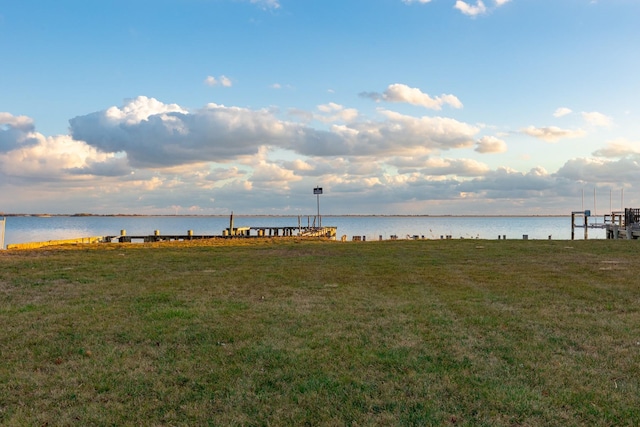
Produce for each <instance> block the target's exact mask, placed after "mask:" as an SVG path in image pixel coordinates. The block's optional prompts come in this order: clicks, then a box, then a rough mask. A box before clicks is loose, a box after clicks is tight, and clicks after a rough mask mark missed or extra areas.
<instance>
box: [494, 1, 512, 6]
mask: <svg viewBox="0 0 640 427" xmlns="http://www.w3.org/2000/svg"><path fill="white" fill-rule="evenodd" d="M510 1H511V0H495V3H496V7H500V6H504V5H505V4H507V3H509V2H510Z"/></svg>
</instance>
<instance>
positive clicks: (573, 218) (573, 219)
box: [571, 212, 576, 240]
mask: <svg viewBox="0 0 640 427" xmlns="http://www.w3.org/2000/svg"><path fill="white" fill-rule="evenodd" d="M575 238H576V213H575V212H571V240H574V239H575Z"/></svg>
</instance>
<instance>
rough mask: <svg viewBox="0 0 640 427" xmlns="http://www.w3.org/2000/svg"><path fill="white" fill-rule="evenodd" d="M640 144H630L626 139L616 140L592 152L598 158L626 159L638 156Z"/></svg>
mask: <svg viewBox="0 0 640 427" xmlns="http://www.w3.org/2000/svg"><path fill="white" fill-rule="evenodd" d="M638 147H640V143H637V142H635V143H632V142H630V141H627V140H626V139H618V140H614V141H609V142H607V145H606V146H605V147H604V148H601V149H600V150H596V151H594V152H593V155H594V156H598V157H611V158H615V157H626V156H633V155H638V154H640V148H638Z"/></svg>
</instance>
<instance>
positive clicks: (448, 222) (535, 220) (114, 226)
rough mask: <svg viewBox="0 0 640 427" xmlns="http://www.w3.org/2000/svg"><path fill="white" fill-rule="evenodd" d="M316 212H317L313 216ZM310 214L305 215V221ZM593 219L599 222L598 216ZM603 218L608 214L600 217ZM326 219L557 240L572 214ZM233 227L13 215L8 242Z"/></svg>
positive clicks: (414, 230)
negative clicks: (549, 215) (565, 215)
mask: <svg viewBox="0 0 640 427" xmlns="http://www.w3.org/2000/svg"><path fill="white" fill-rule="evenodd" d="M312 221H313V218H311V222H312ZM308 222H309V220H308V218H307V217H306V216H305V217H301V223H302V225H303V226H305V225H308ZM591 222H595V221H594V220H592V221H591ZM600 222H602V220H601V219H600ZM234 225H235V226H236V227H242V226H251V227H261V226H264V227H266V226H273V227H277V226H292V227H293V226H297V225H298V217H235V219H234ZM322 225H325V226H336V227H338V236H342V235H346V236H347V238H348V239H349V240H351V237H352V236H366V239H367V240H377V239H378V238H379V236H382V238H383V239H388V238H389V237H390V236H391V235H396V236H398V238H399V239H406V238H408V237H410V236H414V235H418V236H420V237H423V236H424V238H426V239H440V236H447V235H450V236H452V238H454V239H459V238H465V239H471V238H480V239H498V236H503V235H504V236H507V239H522V236H523V235H525V234H526V235H528V237H529V239H548V238H549V236H551V238H552V239H554V240H569V239H571V219H570V218H569V217H381V216H370V217H354V216H351V217H350V216H335V217H323V218H322ZM227 227H229V218H228V217H202V216H199V217H170V216H162V217H67V216H54V217H33V216H32V217H7V219H6V233H5V245H7V244H12V243H26V242H39V241H47V240H56V239H71V238H77V237H89V236H118V235H120V230H123V229H124V230H127V234H128V235H130V236H135V235H151V234H153V232H154V230H160V234H182V235H186V234H187V230H193V233H194V234H195V235H199V234H207V235H221V234H222V230H223V229H225V228H227ZM582 236H583V230H582V229H576V238H578V239H579V238H582ZM605 237H606V236H605V232H604V230H601V229H590V230H589V238H590V239H604V238H605Z"/></svg>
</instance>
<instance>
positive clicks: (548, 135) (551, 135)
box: [520, 126, 586, 142]
mask: <svg viewBox="0 0 640 427" xmlns="http://www.w3.org/2000/svg"><path fill="white" fill-rule="evenodd" d="M520 131H521V132H522V133H524V134H527V135H529V136H533V137H535V138H538V139H542V140H543V141H547V142H555V141H558V140H560V139H563V138H580V137H582V136H584V135H586V132H585V131H583V130H582V129H575V130H574V129H561V128H559V127H556V126H549V127H541V128H539V127H535V126H529V127H526V128H524V129H521V130H520Z"/></svg>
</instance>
